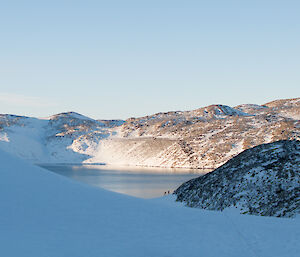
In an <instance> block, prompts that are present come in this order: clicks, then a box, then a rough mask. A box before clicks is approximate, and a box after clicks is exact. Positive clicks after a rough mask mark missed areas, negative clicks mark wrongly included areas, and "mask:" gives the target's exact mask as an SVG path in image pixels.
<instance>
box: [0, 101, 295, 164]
mask: <svg viewBox="0 0 300 257" xmlns="http://www.w3.org/2000/svg"><path fill="white" fill-rule="evenodd" d="M299 117H300V98H294V99H285V100H276V101H273V102H270V103H266V104H264V105H255V104H243V105H239V106H236V107H234V108H233V107H230V106H226V105H221V104H218V105H210V106H207V107H202V108H199V109H196V110H192V111H172V112H164V113H157V114H154V115H150V116H145V117H140V118H130V119H127V120H126V121H123V120H94V119H91V118H89V117H86V116H83V115H81V114H78V113H75V112H66V113H60V114H56V115H53V116H51V117H48V118H43V119H40V118H30V117H23V116H16V115H8V114H2V115H0V148H1V149H3V150H5V151H7V152H10V153H13V154H16V155H18V156H19V157H22V158H24V159H28V160H31V161H33V162H44V163H45V162H46V163H48V162H51V163H53V162H56V163H57V162H60V163H61V162H64V163H65V162H68V163H82V162H88V163H99V162H101V163H108V164H116V165H118V164H119V165H141V166H158V167H185V168H217V167H219V166H221V165H222V164H224V163H225V162H226V161H228V160H229V159H231V158H232V157H234V156H236V155H237V154H239V153H240V152H242V151H243V150H245V149H248V148H251V147H254V146H256V145H259V144H263V143H270V142H274V141H278V140H293V139H294V140H295V139H296V140H299V138H300V121H299Z"/></svg>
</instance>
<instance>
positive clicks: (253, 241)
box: [0, 151, 300, 257]
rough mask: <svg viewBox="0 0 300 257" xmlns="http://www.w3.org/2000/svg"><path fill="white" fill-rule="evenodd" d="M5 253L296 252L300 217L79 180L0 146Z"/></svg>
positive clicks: (0, 227)
mask: <svg viewBox="0 0 300 257" xmlns="http://www.w3.org/2000/svg"><path fill="white" fill-rule="evenodd" d="M0 206H1V211H0V256H5V257H16V256H22V257H53V256H55V257H66V256H72V257H82V256H84V257H99V256H101V257H102V256H103V257H141V256H143V257H153V256H155V257H165V256H172V257H177V256H178V257H182V256H190V257H199V256H207V257H216V256H222V257H241V256H243V257H257V256H259V257H296V256H298V254H299V251H300V245H299V239H300V235H299V228H300V220H299V219H278V218H266V217H254V216H247V215H238V214H233V213H227V214H225V213H218V212H213V211H204V210H199V209H192V208H186V207H181V206H178V207H177V206H172V205H170V204H166V205H164V203H163V200H161V201H159V202H156V201H151V200H143V199H136V198H131V197H129V196H125V195H119V194H116V193H112V192H108V191H105V190H101V189H98V188H92V187H88V186H86V185H82V184H78V183H75V182H73V181H69V180H68V179H66V178H64V177H61V176H58V175H56V174H53V173H50V172H48V171H46V170H43V169H41V168H39V167H35V166H32V165H31V164H29V163H26V162H24V161H21V160H19V159H17V158H16V157H12V156H10V155H9V154H7V153H4V152H2V151H0Z"/></svg>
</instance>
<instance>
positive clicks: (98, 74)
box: [0, 0, 300, 119]
mask: <svg viewBox="0 0 300 257" xmlns="http://www.w3.org/2000/svg"><path fill="white" fill-rule="evenodd" d="M299 13H300V1H291V0H282V1H276V0H272V1H269V0H260V1H256V0H251V1H250V0H249V1H247V0H245V1H240V0H238V1H232V0H227V1H224V0H220V1H217V0H210V1H201V0H198V1H190V0H185V1H178V0H159V1H157V0H151V1H148V0H144V1H142V0H139V1H130V0H127V1H115V0H110V1H101V0H98V1H90V0H84V1H76V0H73V1H64V0H59V1H58V0H51V1H31V0H27V1H14V0H10V1H0V33H1V34H0V113H12V114H19V115H27V116H35V117H46V116H50V115H52V114H55V113H60V112H65V111H75V112H79V113H81V114H84V115H87V116H89V117H92V118H96V119H117V118H121V119H126V118H129V117H136V116H143V115H148V114H153V113H156V112H164V111H171V110H190V109H196V108H200V107H203V106H207V105H210V104H226V105H230V106H236V105H238V104H242V103H256V104H264V103H266V102H269V101H272V100H275V99H281V98H295V97H300V15H299Z"/></svg>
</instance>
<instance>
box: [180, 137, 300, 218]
mask: <svg viewBox="0 0 300 257" xmlns="http://www.w3.org/2000/svg"><path fill="white" fill-rule="evenodd" d="M174 194H176V195H177V200H178V201H183V202H185V204H186V205H188V206H190V207H199V208H203V209H208V210H226V209H236V210H238V211H239V212H240V213H248V214H255V215H263V216H277V217H293V216H295V215H296V214H299V213H300V142H299V141H278V142H273V143H269V144H263V145H259V146H256V147H254V148H252V149H248V150H245V151H244V152H242V153H240V154H239V155H238V156H236V157H234V158H233V159H231V160H230V161H228V162H227V163H226V164H224V165H223V166H221V167H219V168H218V169H216V170H214V171H213V172H211V173H209V174H206V175H204V176H202V177H199V178H196V179H192V180H190V181H188V182H185V183H184V184H183V185H181V186H180V187H179V188H178V189H177V190H176V191H175V192H174Z"/></svg>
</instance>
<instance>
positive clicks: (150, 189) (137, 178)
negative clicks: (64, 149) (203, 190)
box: [40, 165, 204, 198]
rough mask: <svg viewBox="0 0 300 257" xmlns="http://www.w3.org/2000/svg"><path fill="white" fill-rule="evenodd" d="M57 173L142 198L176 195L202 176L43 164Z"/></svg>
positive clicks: (176, 171)
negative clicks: (167, 193)
mask: <svg viewBox="0 0 300 257" xmlns="http://www.w3.org/2000/svg"><path fill="white" fill-rule="evenodd" d="M40 166H41V167H43V168H46V169H48V170H50V171H53V172H55V173H57V174H60V175H63V176H66V177H68V178H71V179H74V180H77V181H79V182H83V183H86V184H89V185H92V186H96V187H101V188H105V189H107V190H110V191H115V192H119V193H122V194H127V195H132V196H136V197H140V198H154V197H160V196H163V195H164V192H167V191H170V193H172V192H173V190H175V189H176V188H177V187H178V186H180V185H181V184H182V183H183V182H185V181H188V180H190V179H192V178H196V177H199V176H201V175H203V174H204V173H200V172H201V171H199V170H184V169H158V168H131V167H130V168H129V167H126V168H120V167H118V168H114V167H109V166H105V165H40Z"/></svg>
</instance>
